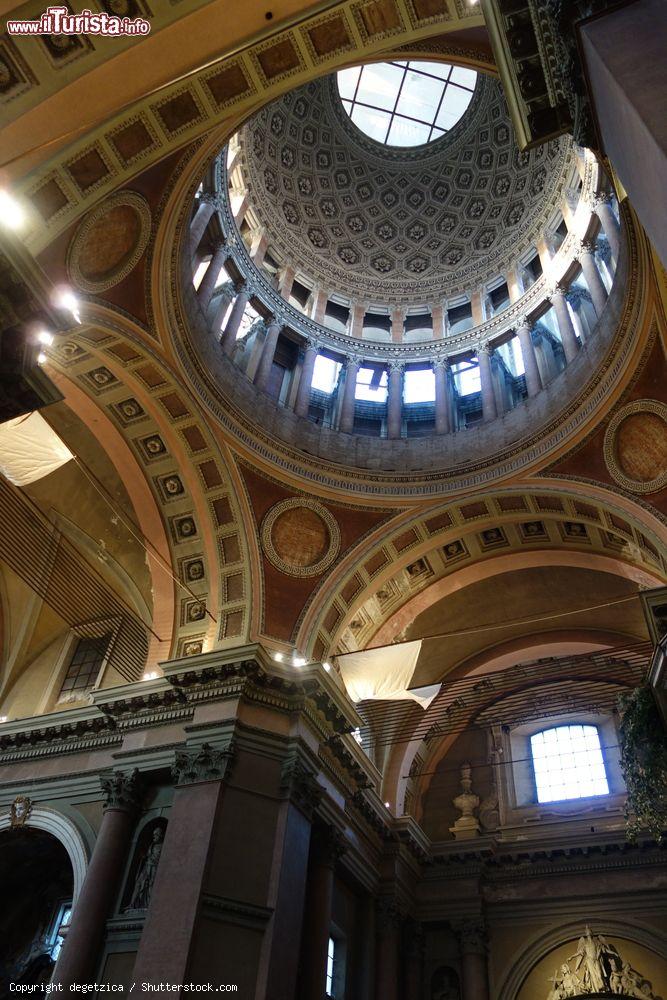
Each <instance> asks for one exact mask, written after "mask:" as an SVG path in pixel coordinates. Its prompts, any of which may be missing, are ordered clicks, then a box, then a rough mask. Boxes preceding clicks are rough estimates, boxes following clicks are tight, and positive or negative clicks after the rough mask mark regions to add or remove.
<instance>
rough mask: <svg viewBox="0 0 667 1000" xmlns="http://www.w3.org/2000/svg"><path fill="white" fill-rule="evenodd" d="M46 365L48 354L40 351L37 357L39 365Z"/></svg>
mask: <svg viewBox="0 0 667 1000" xmlns="http://www.w3.org/2000/svg"><path fill="white" fill-rule="evenodd" d="M45 363H46V354H45V353H44V351H40V352H39V354H38V355H37V364H38V365H43V364H45Z"/></svg>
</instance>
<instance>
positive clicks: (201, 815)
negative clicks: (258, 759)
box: [133, 743, 232, 983]
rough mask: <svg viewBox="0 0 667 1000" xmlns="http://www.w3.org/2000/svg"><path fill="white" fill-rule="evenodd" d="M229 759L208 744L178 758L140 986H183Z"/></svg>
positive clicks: (139, 964) (137, 973)
mask: <svg viewBox="0 0 667 1000" xmlns="http://www.w3.org/2000/svg"><path fill="white" fill-rule="evenodd" d="M231 757H232V750H231V748H230V747H229V746H227V747H225V748H222V749H220V748H216V747H213V746H211V745H209V744H208V743H204V744H203V746H201V747H200V748H193V749H190V750H178V751H177V752H176V757H175V764H174V767H173V775H174V778H175V780H176V789H175V791H174V801H173V805H172V807H171V811H170V814H169V822H168V825H167V833H166V836H165V839H164V845H163V847H162V854H161V856H160V864H159V866H158V870H157V873H156V876H155V882H154V884H153V891H152V893H151V899H150V904H149V907H148V913H147V915H146V922H145V924H144V929H143V932H142V935H141V941H140V943H139V951H138V952H137V958H136V962H135V965H134V973H133V978H134V979H135V981H136V982H146V983H160V982H167V983H169V982H171V983H182V982H184V980H185V976H186V973H187V972H188V964H189V959H190V953H191V950H192V948H193V947H194V945H195V930H196V922H197V917H198V913H199V909H200V905H201V898H200V897H201V892H202V884H203V881H204V875H205V872H206V869H207V865H208V862H209V856H210V852H211V844H212V839H213V833H214V829H215V825H216V820H217V815H218V810H219V805H220V799H221V795H222V789H223V779H224V778H225V775H226V772H227V768H228V766H229V762H230V760H231ZM193 978H194V981H195V982H201V979H200V978H199V979H198V978H197V975H196V974H195V976H194V977H193ZM230 981H231V979H230Z"/></svg>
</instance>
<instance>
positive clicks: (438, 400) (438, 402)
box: [433, 358, 452, 434]
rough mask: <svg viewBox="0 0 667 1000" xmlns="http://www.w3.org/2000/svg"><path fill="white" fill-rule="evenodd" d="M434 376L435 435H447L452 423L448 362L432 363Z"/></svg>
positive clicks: (444, 359)
mask: <svg viewBox="0 0 667 1000" xmlns="http://www.w3.org/2000/svg"><path fill="white" fill-rule="evenodd" d="M433 374H434V375H435V433H436V434H449V432H450V430H451V427H452V421H451V414H450V400H449V361H448V360H447V358H438V359H437V360H436V361H434V362H433Z"/></svg>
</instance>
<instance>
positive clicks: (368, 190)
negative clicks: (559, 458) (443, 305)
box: [239, 75, 575, 304]
mask: <svg viewBox="0 0 667 1000" xmlns="http://www.w3.org/2000/svg"><path fill="white" fill-rule="evenodd" d="M239 146H240V156H241V160H240V163H241V171H242V176H243V182H244V185H245V189H246V191H247V193H248V197H249V204H250V207H251V209H252V212H253V214H254V216H255V221H256V222H257V224H259V225H260V226H262V227H264V229H265V230H266V233H267V236H268V242H269V246H270V247H271V252H272V254H274V255H276V256H278V257H279V258H281V259H282V261H284V262H289V263H291V264H293V265H294V266H296V268H297V271H300V272H302V273H303V274H304V275H305V276H307V277H308V278H309V279H310V280H312V281H314V282H315V283H317V284H320V285H321V286H322V287H324V288H326V289H328V290H330V291H333V292H339V293H341V294H343V295H345V296H349V297H351V298H353V299H356V300H365V301H367V302H370V303H372V302H381V303H388V304H390V303H402V304H421V303H425V302H427V301H434V300H436V299H438V298H442V297H444V296H451V295H456V294H458V293H459V292H463V291H466V290H468V289H470V287H471V285H474V284H479V283H481V282H483V281H485V280H487V279H491V278H494V277H496V276H497V275H498V274H499V273H501V272H503V270H504V269H505V268H506V267H507V266H508V265H509V264H511V263H513V262H515V261H516V259H517V257H518V256H519V255H520V254H521V253H522V252H523V251H524V250H527V249H528V248H529V247H530V246H532V245H534V243H535V240H536V239H538V238H539V237H541V236H543V234H544V232H545V229H546V228H547V227H548V225H549V224H550V223H551V222H552V220H553V218H554V216H555V215H556V214H557V213H558V209H559V205H560V203H561V200H562V197H563V194H564V191H565V189H566V187H567V185H568V183H570V182H571V178H572V176H573V173H574V163H575V153H574V149H573V146H572V142H571V141H570V140H569V139H568V138H561V139H558V140H554V141H552V142H550V143H547V144H546V145H543V146H540V147H539V148H537V149H533V150H531V151H529V152H526V153H521V152H519V150H518V148H517V146H516V143H515V140H514V133H513V129H512V126H511V124H510V120H509V116H508V112H507V106H506V104H505V100H504V97H503V95H502V91H501V88H500V85H499V84H498V83H497V82H496V81H495V80H493V79H491V78H490V77H484V76H481V75H480V76H479V78H478V84H477V87H476V90H475V94H474V97H473V100H472V102H471V104H470V108H469V109H468V111H467V112H466V114H465V115H464V116H463V118H462V119H461V121H460V122H459V123H458V124H457V125H456V126H455V127H454V128H453V129H452V130H451V131H450V132H448V133H447V134H446V135H445V136H443V137H442V138H441V139H438V140H436V141H435V142H431V143H429V144H428V145H427V146H421V147H417V148H413V149H400V148H396V147H394V148H392V147H387V146H383V145H380V144H379V143H376V142H374V141H373V140H371V139H368V138H367V137H366V136H365V135H363V134H362V133H361V132H360V131H359V130H358V129H357V128H356V126H355V125H353V124H352V122H351V121H350V120H349V118H348V116H347V115H346V114H345V112H344V110H343V107H342V104H341V102H340V99H339V96H338V90H337V85H336V78H335V76H331V77H326V78H324V79H322V80H318V81H315V82H313V83H311V84H308V85H307V86H305V87H301V88H300V89H298V90H295V91H293V92H291V93H289V94H287V95H286V96H285V97H282V98H281V99H280V100H278V101H275V102H273V103H272V104H270V105H268V106H267V107H266V108H264V109H263V110H262V111H260V112H259V114H257V115H256V116H255V117H254V118H253V119H251V120H250V121H249V122H248V124H247V125H245V126H244V128H243V129H242V130H241V132H240V134H239Z"/></svg>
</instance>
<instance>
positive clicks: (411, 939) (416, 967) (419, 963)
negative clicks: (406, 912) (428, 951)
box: [403, 918, 424, 1000]
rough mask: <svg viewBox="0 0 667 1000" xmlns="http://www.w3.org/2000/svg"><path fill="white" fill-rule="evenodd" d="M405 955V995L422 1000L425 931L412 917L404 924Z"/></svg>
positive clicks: (406, 999)
mask: <svg viewBox="0 0 667 1000" xmlns="http://www.w3.org/2000/svg"><path fill="white" fill-rule="evenodd" d="M403 955H404V958H405V967H404V979H405V987H404V992H403V996H404V997H405V1000H421V998H422V996H423V993H422V979H423V973H424V932H423V930H422V927H421V924H418V923H417V921H416V920H413V919H412V918H410V919H408V920H406V921H405V924H404V925H403Z"/></svg>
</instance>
